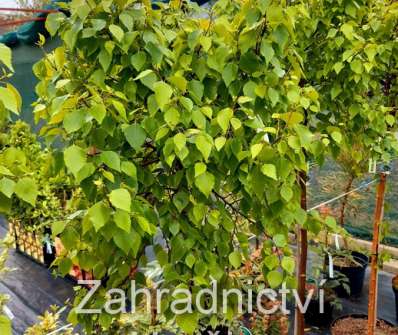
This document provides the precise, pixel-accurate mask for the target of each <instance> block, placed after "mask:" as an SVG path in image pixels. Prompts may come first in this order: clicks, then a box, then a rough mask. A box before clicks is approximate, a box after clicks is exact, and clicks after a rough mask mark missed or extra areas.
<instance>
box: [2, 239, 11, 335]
mask: <svg viewBox="0 0 398 335" xmlns="http://www.w3.org/2000/svg"><path fill="white" fill-rule="evenodd" d="M11 245H12V239H11V238H10V237H9V236H7V237H6V238H4V239H3V240H0V279H1V278H2V277H3V276H5V275H6V274H7V273H8V272H10V271H11V269H9V268H8V267H7V266H6V261H7V258H8V252H9V248H10V247H11ZM8 300H9V296H8V295H6V294H3V293H0V334H2V335H11V334H12V327H11V320H10V319H9V317H8V316H7V315H6V314H5V313H4V308H5V305H6V304H7V302H8Z"/></svg>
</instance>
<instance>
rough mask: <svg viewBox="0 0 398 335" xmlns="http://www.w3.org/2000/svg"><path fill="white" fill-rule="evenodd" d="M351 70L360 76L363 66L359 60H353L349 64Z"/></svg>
mask: <svg viewBox="0 0 398 335" xmlns="http://www.w3.org/2000/svg"><path fill="white" fill-rule="evenodd" d="M350 67H351V70H352V71H354V72H355V73H357V74H362V72H363V66H362V62H361V61H360V60H359V59H355V60H354V61H352V62H351V63H350Z"/></svg>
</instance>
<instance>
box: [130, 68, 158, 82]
mask: <svg viewBox="0 0 398 335" xmlns="http://www.w3.org/2000/svg"><path fill="white" fill-rule="evenodd" d="M150 74H153V70H150V69H148V70H145V71H142V72H141V73H140V74H139V75H138V76H137V77H135V78H134V80H141V79H143V78H145V77H147V76H149V75H150Z"/></svg>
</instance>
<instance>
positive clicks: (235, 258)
mask: <svg viewBox="0 0 398 335" xmlns="http://www.w3.org/2000/svg"><path fill="white" fill-rule="evenodd" d="M228 259H229V263H230V264H231V265H232V266H233V267H234V268H235V269H239V268H240V267H241V266H242V256H241V254H240V252H239V251H234V252H232V253H230V254H229V257H228Z"/></svg>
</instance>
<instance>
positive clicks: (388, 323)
mask: <svg viewBox="0 0 398 335" xmlns="http://www.w3.org/2000/svg"><path fill="white" fill-rule="evenodd" d="M346 318H354V319H366V320H367V319H368V316H367V314H346V315H342V316H340V317H338V318H337V319H335V320H334V321H333V323H332V325H331V326H330V331H331V334H332V335H333V331H332V330H333V327H334V325H335V324H336V323H337V322H338V321H340V320H343V319H346ZM378 320H379V321H383V322H384V323H386V324H387V325H389V326H391V327H394V325H393V324H392V323H391V322H388V321H386V320H383V319H378Z"/></svg>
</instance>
